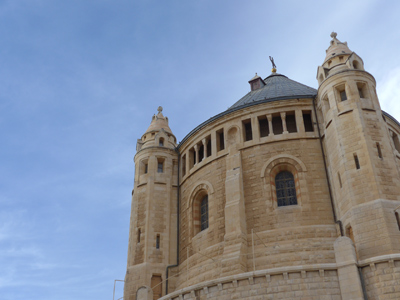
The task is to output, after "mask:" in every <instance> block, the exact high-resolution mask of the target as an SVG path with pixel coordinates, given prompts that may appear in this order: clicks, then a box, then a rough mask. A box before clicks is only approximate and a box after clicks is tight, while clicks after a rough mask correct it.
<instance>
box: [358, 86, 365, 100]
mask: <svg viewBox="0 0 400 300" xmlns="http://www.w3.org/2000/svg"><path fill="white" fill-rule="evenodd" d="M358 95H359V96H360V98H361V99H362V98H364V93H363V91H362V88H361V87H359V88H358Z"/></svg>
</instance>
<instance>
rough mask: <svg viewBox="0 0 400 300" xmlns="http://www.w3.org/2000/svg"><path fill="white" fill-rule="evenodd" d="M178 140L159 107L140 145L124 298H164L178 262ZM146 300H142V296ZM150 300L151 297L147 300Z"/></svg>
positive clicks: (138, 146)
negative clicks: (170, 268)
mask: <svg viewBox="0 0 400 300" xmlns="http://www.w3.org/2000/svg"><path fill="white" fill-rule="evenodd" d="M175 147H176V138H175V136H174V135H173V133H172V131H171V129H170V128H169V125H168V118H167V117H164V115H163V114H162V107H159V108H158V113H157V115H154V116H153V118H152V121H151V123H150V126H149V128H148V129H147V130H146V132H145V133H144V134H143V136H142V138H141V139H139V140H138V142H137V147H136V150H137V153H136V155H135V158H134V161H135V183H134V193H133V195H132V211H131V224H130V234H129V249H128V268H127V273H126V277H125V290H124V299H127V300H129V299H137V298H136V297H139V296H138V295H141V294H146V295H150V296H149V297H151V299H153V298H152V297H153V296H151V295H153V294H154V297H157V299H158V298H159V297H161V296H162V295H163V292H164V290H163V287H164V284H165V283H164V281H165V278H166V267H167V266H168V265H171V264H175V263H176V257H177V249H176V245H177V242H176V239H177V236H176V227H177V178H178V176H177V172H178V155H177V153H176V152H175ZM146 297H147V296H146ZM139 298H140V297H139ZM146 299H147V298H146Z"/></svg>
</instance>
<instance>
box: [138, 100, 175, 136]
mask: <svg viewBox="0 0 400 300" xmlns="http://www.w3.org/2000/svg"><path fill="white" fill-rule="evenodd" d="M157 110H158V114H157V115H154V116H153V118H152V120H151V123H150V126H149V128H147V130H146V132H145V134H146V133H149V132H152V131H160V130H161V129H164V131H165V132H168V133H170V134H172V131H171V128H169V126H168V118H167V117H164V115H163V114H162V110H163V108H162V107H161V106H159V107H158V109H157Z"/></svg>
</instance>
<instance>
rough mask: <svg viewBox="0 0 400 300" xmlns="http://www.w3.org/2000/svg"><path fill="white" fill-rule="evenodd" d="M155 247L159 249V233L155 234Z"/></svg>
mask: <svg viewBox="0 0 400 300" xmlns="http://www.w3.org/2000/svg"><path fill="white" fill-rule="evenodd" d="M156 249H160V235H159V234H157V236H156Z"/></svg>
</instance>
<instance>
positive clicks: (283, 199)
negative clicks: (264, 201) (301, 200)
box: [275, 171, 297, 206]
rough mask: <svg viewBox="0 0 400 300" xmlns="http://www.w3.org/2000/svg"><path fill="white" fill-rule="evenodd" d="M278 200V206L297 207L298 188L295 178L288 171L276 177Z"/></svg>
mask: <svg viewBox="0 0 400 300" xmlns="http://www.w3.org/2000/svg"><path fill="white" fill-rule="evenodd" d="M275 187H276V198H277V201H278V206H287V205H296V204H297V197H296V187H295V184H294V176H293V174H292V173H290V172H288V171H283V172H280V173H279V174H277V175H276V177H275Z"/></svg>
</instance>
